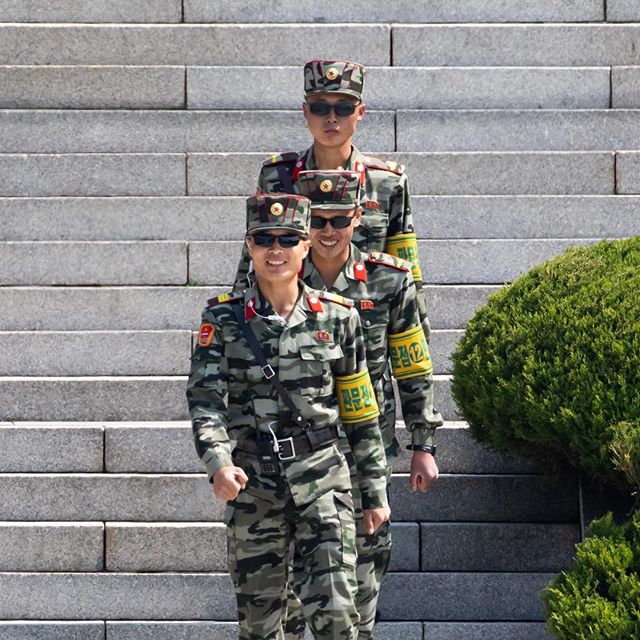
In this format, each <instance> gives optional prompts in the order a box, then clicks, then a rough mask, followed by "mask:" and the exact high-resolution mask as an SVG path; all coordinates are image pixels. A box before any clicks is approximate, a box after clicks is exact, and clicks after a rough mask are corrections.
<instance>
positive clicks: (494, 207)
mask: <svg viewBox="0 0 640 640" xmlns="http://www.w3.org/2000/svg"><path fill="white" fill-rule="evenodd" d="M627 161H628V154H626V153H625V154H619V155H618V164H620V163H621V162H627ZM626 173H627V175H628V176H630V175H631V173H630V172H626ZM410 177H411V176H410ZM410 183H411V185H412V183H413V180H410ZM412 186H413V185H412ZM245 200H246V198H245V197H244V196H188V197H185V196H173V197H151V196H149V197H117V196H116V197H109V198H91V197H85V198H83V197H76V198H55V197H51V198H18V197H15V198H0V219H2V221H3V224H2V229H0V240H13V241H20V240H22V241H36V240H46V241H57V240H76V241H77V240H87V241H88V240H212V239H214V238H215V239H216V240H240V239H242V237H243V236H244V230H245V209H246V204H245ZM638 207H640V198H638V197H636V196H418V195H416V196H414V195H412V197H411V210H412V213H413V220H414V224H415V226H416V231H417V234H418V237H419V238H421V239H427V238H429V239H434V240H441V239H468V238H476V239H479V238H487V239H489V238H493V239H524V238H604V237H609V238H612V237H624V236H629V235H636V234H638V232H639V231H640V228H639V225H638V216H637V211H638Z"/></svg>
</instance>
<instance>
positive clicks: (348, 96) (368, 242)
mask: <svg viewBox="0 0 640 640" xmlns="http://www.w3.org/2000/svg"><path fill="white" fill-rule="evenodd" d="M364 77H365V69H364V67H363V66H362V65H360V64H358V63H356V62H348V61H340V60H312V61H310V62H307V63H306V64H305V65H304V94H305V101H304V102H303V104H302V109H303V113H304V117H305V119H306V121H307V126H308V128H309V132H310V133H311V135H312V136H313V144H312V145H311V147H309V148H308V149H306V150H305V151H301V152H287V153H283V154H280V155H275V156H272V157H271V158H269V159H267V160H266V161H265V162H264V163H263V166H262V169H261V171H260V175H259V177H258V192H259V193H275V192H286V193H294V192H295V186H294V185H295V182H296V180H297V178H298V175H299V174H300V172H301V171H305V170H335V169H344V170H346V171H355V172H357V173H359V174H360V181H361V184H362V189H361V191H360V205H361V214H360V216H361V217H360V224H359V225H358V226H357V227H355V229H354V231H353V239H352V241H353V243H354V244H355V245H356V246H357V247H358V249H360V251H365V252H368V251H381V252H382V251H384V252H386V253H388V254H391V255H395V256H397V257H399V258H403V259H405V260H408V261H410V262H411V264H412V274H413V278H414V280H415V282H416V296H417V300H418V305H419V306H420V312H421V316H422V318H423V322H422V324H423V329H424V332H425V335H426V338H427V343H428V342H429V340H430V337H431V327H430V325H429V319H428V316H427V304H426V299H425V294H424V289H423V286H422V273H421V270H420V260H419V257H418V245H417V240H416V234H415V229H414V226H413V217H412V215H411V206H410V203H409V187H408V181H407V176H406V174H405V173H404V167H402V166H401V165H398V164H397V163H395V162H387V161H384V160H379V159H377V158H371V157H368V156H365V155H363V154H362V153H361V152H360V151H358V149H356V148H355V147H354V146H353V135H354V133H355V131H356V127H357V124H358V122H360V121H361V120H362V119H363V118H364V116H365V112H366V106H365V104H364V103H363V102H362V93H363V89H364ZM249 270H250V261H249V257H248V255H247V253H246V251H245V252H244V253H243V255H242V257H241V259H240V264H239V266H238V272H237V275H236V280H235V286H236V287H240V288H242V287H244V286H246V283H247V281H248V272H249ZM430 376H431V377H430V380H431V382H433V376H432V375H431V374H430ZM383 384H384V386H385V394H384V397H385V403H386V404H385V406H384V407H381V409H383V412H384V414H385V415H386V416H387V421H388V422H389V423H390V424H393V423H394V422H395V397H394V394H393V387H392V384H391V377H390V375H389V372H388V371H385V374H384V383H383ZM429 402H430V405H431V416H432V418H431V419H432V425H433V426H434V427H436V426H439V425H440V424H442V417H441V416H440V414H439V413H438V412H437V411H435V410H434V409H433V384H431V387H430V390H429ZM416 444H421V445H427V444H428V442H426V441H425V442H416ZM387 445H388V446H387V449H388V451H389V452H390V453H391V454H392V455H395V452H393V451H390V450H389V443H387ZM391 446H393V443H391Z"/></svg>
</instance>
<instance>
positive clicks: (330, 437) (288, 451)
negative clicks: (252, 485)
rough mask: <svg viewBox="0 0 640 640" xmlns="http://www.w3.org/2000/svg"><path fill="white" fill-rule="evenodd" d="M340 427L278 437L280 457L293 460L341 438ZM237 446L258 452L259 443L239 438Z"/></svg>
mask: <svg viewBox="0 0 640 640" xmlns="http://www.w3.org/2000/svg"><path fill="white" fill-rule="evenodd" d="M339 437H340V436H339V434H338V428H337V427H336V426H335V425H331V426H330V427H321V428H320V429H313V430H311V429H309V430H308V431H305V432H304V433H301V434H299V435H297V436H291V437H290V438H282V439H278V440H277V441H276V442H277V443H278V452H277V453H278V458H280V460H292V459H293V458H295V457H296V456H297V455H298V454H299V453H308V452H309V451H315V450H316V449H319V448H321V447H324V446H325V445H328V444H330V443H332V442H336V440H338V439H339ZM236 446H237V447H238V450H239V451H242V452H243V453H256V452H257V445H256V441H255V440H238V441H237V442H236Z"/></svg>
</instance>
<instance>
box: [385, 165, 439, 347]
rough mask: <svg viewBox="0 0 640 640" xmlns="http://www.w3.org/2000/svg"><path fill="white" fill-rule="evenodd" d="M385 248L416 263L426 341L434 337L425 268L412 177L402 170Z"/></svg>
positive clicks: (414, 276) (393, 201)
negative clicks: (411, 195)
mask: <svg viewBox="0 0 640 640" xmlns="http://www.w3.org/2000/svg"><path fill="white" fill-rule="evenodd" d="M384 250H385V252H386V253H390V254H392V255H394V256H397V257H399V258H402V259H403V260H408V261H409V262H411V263H412V264H413V278H414V280H415V281H416V288H417V297H418V306H419V307H420V313H421V314H422V316H423V322H422V326H423V329H424V334H425V336H426V338H427V342H429V341H430V340H431V325H430V324H429V318H428V316H427V300H426V296H425V290H424V286H423V282H422V269H421V266H420V255H419V253H418V239H417V237H416V232H415V227H414V226H413V215H412V213H411V203H410V201H409V180H408V178H407V175H406V174H405V173H403V174H402V175H401V176H400V179H399V181H398V184H397V185H396V188H395V189H394V191H393V193H392V195H391V198H390V199H389V227H388V230H387V241H386V245H385V249H384Z"/></svg>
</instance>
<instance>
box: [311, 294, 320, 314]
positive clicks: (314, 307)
mask: <svg viewBox="0 0 640 640" xmlns="http://www.w3.org/2000/svg"><path fill="white" fill-rule="evenodd" d="M307 303H308V304H309V309H311V311H314V312H315V313H320V312H321V311H322V310H323V309H322V302H320V299H319V298H317V297H316V296H307Z"/></svg>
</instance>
